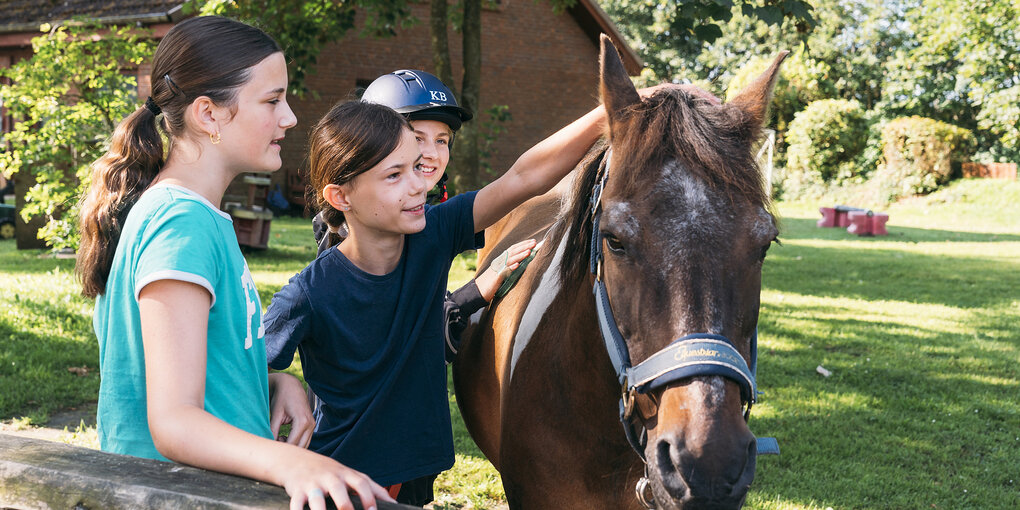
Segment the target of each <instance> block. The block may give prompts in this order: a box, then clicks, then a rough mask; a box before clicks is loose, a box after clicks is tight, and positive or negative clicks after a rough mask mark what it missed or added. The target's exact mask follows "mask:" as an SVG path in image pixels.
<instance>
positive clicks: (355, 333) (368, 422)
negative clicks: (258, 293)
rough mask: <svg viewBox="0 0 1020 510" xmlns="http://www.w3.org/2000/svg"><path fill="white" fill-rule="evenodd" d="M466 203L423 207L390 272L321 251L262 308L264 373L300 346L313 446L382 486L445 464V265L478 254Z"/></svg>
mask: <svg viewBox="0 0 1020 510" xmlns="http://www.w3.org/2000/svg"><path fill="white" fill-rule="evenodd" d="M474 198H475V193H473V192H472V193H464V194H461V195H458V196H456V197H454V198H452V199H450V200H448V201H446V202H444V203H442V204H439V205H437V206H434V207H430V206H426V210H425V218H426V222H425V225H426V226H425V229H424V230H422V231H421V232H419V233H417V234H411V235H407V236H406V237H405V239H404V252H403V255H402V256H401V257H400V262H399V263H398V264H397V267H396V269H394V270H393V271H392V272H391V273H389V274H386V275H382V276H378V275H372V274H369V273H366V272H364V271H362V270H361V269H358V268H357V267H356V266H355V265H354V264H353V263H352V262H351V261H350V260H349V259H348V258H347V257H346V256H344V254H343V253H341V252H340V250H337V249H330V250H326V251H324V252H323V253H322V254H320V255H319V256H318V257H317V258H316V259H315V260H314V261H313V262H312V263H311V264H309V265H308V267H306V268H305V269H304V270H302V271H301V272H300V273H298V274H297V275H295V276H294V277H293V278H291V280H290V282H289V283H288V284H287V285H286V286H284V287H283V289H281V290H280V292H278V293H277V294H276V295H275V296H273V300H272V303H270V305H269V309H268V310H267V312H266V316H265V319H264V324H265V327H266V335H265V339H266V354H267V358H268V361H269V366H270V367H271V368H274V369H277V370H282V369H284V368H287V367H288V366H290V364H291V361H293V359H294V351H295V349H296V350H298V351H299V352H300V353H301V364H302V369H303V370H304V377H305V381H307V382H308V385H309V386H310V387H311V389H312V391H313V392H314V393H315V395H316V396H317V397H318V399H316V405H315V409H314V415H315V434H314V435H313V436H312V444H311V446H310V448H311V449H312V450H314V451H316V452H318V453H321V454H323V455H329V456H330V457H332V458H334V459H336V460H337V461H339V462H341V463H343V464H346V465H347V466H350V467H352V468H354V469H357V470H359V471H361V472H363V473H365V474H367V475H368V476H370V477H371V478H372V479H373V480H375V481H376V483H379V484H381V485H391V484H395V483H403V482H406V481H409V480H412V479H414V478H418V477H420V476H425V475H431V474H434V473H438V472H440V471H443V470H446V469H449V468H450V467H451V466H453V460H454V457H453V433H452V430H451V426H450V408H449V399H448V397H447V390H446V363H445V359H444V345H445V340H444V335H443V328H444V322H445V318H444V316H443V301H444V298H445V296H446V283H447V275H448V273H449V271H450V265H451V263H452V262H453V258H454V257H456V256H457V254H458V253H460V252H462V251H464V250H469V249H472V248H475V247H476V246H475V241H474V240H475V236H474V215H473V213H472V208H473V205H474Z"/></svg>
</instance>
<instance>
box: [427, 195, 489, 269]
mask: <svg viewBox="0 0 1020 510" xmlns="http://www.w3.org/2000/svg"><path fill="white" fill-rule="evenodd" d="M476 194H477V192H476V191H470V192H468V193H461V194H459V195H457V196H455V197H453V198H451V199H449V200H447V201H446V202H443V203H442V204H439V205H437V206H435V209H436V213H437V214H436V216H437V219H438V220H439V226H438V229H437V232H439V233H441V234H446V233H448V235H449V236H450V239H449V241H450V244H449V245H448V246H450V247H452V248H453V252H451V253H450V258H453V257H456V256H457V254H458V253H461V252H463V251H466V250H472V249H477V248H480V247H482V246H484V244H485V237H484V235H475V213H474V204H475V195H476Z"/></svg>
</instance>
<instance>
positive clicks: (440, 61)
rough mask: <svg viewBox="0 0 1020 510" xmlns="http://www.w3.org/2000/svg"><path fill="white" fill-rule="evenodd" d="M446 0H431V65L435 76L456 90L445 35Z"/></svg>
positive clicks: (447, 40) (447, 41)
mask: <svg viewBox="0 0 1020 510" xmlns="http://www.w3.org/2000/svg"><path fill="white" fill-rule="evenodd" d="M446 2H447V0H432V10H431V12H430V13H429V32H430V33H431V36H432V65H433V66H435V68H436V76H438V77H439V79H440V80H442V81H443V83H445V84H446V86H447V87H450V89H451V90H453V93H454V95H456V94H457V90H456V88H455V87H454V85H455V84H454V83H453V69H451V67H450V42H449V38H448V37H447V35H446V31H447V23H448V22H449V17H448V15H447V13H446Z"/></svg>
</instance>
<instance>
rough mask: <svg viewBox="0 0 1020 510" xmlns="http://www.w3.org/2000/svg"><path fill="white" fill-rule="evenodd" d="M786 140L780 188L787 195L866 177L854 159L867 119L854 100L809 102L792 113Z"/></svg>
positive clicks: (863, 141)
mask: <svg viewBox="0 0 1020 510" xmlns="http://www.w3.org/2000/svg"><path fill="white" fill-rule="evenodd" d="M786 142H787V143H788V144H789V145H788V148H787V151H786V154H787V164H786V177H785V179H784V182H783V189H784V193H786V196H787V197H788V198H796V197H798V196H804V195H813V194H819V193H821V192H823V191H825V190H826V189H827V188H831V187H833V186H840V185H843V184H847V183H851V182H858V181H860V180H862V179H863V177H864V176H866V170H867V169H864V170H865V171H864V172H862V169H861V168H860V167H859V165H858V162H859V160H860V157H861V154H862V153H863V152H864V149H865V147H866V146H867V142H868V120H867V116H866V113H865V111H864V110H863V109H861V105H860V103H858V102H857V101H846V100H842V99H823V100H820V101H815V102H812V103H811V104H809V105H808V106H807V108H805V109H804V110H802V111H800V112H798V113H797V114H796V115H795V116H794V119H793V122H791V123H790V130H789V132H788V133H787V135H786Z"/></svg>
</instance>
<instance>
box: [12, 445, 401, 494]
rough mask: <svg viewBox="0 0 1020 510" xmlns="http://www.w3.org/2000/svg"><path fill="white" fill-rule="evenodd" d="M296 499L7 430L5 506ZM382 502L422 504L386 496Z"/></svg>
mask: <svg viewBox="0 0 1020 510" xmlns="http://www.w3.org/2000/svg"><path fill="white" fill-rule="evenodd" d="M352 499H353V500H354V506H355V508H356V509H357V510H362V508H361V502H360V501H359V500H358V498H357V497H353V498H352ZM289 505H290V498H289V497H288V496H287V493H286V492H285V491H284V490H283V488H281V487H277V486H275V485H270V484H267V483H261V482H256V481H254V480H250V479H247V478H241V477H237V476H231V475H225V474H222V473H215V472H211V471H205V470H202V469H198V468H193V467H189V466H184V465H181V464H175V463H173V462H160V461H158V460H151V459H141V458H138V457H129V456H127V455H115V454H112V453H105V452H100V451H96V450H90V449H88V448H79V447H76V446H69V445H65V444H60V443H54V442H50V441H43V440H39V439H29V438H23V437H17V436H11V435H6V434H0V508H3V509H4V510H8V509H11V510H42V509H52V508H62V509H75V510H99V509H110V510H117V509H128V508H132V509H134V508H206V509H224V510H228V509H229V510H234V509H238V510H239V509H247V510H269V509H273V510H276V509H286V508H288V507H289ZM330 508H334V507H332V506H330ZM378 508H379V510H406V509H413V508H417V507H412V506H407V505H398V504H393V503H385V502H381V501H380V502H378Z"/></svg>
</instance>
